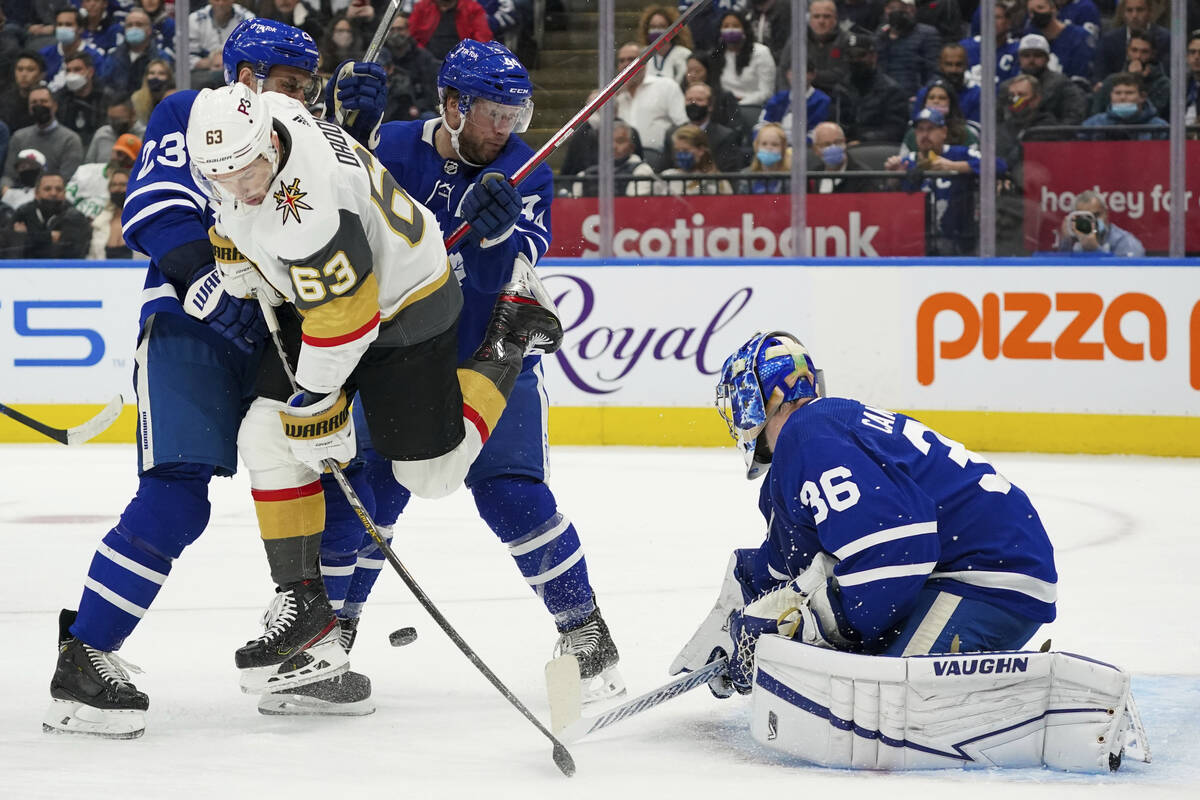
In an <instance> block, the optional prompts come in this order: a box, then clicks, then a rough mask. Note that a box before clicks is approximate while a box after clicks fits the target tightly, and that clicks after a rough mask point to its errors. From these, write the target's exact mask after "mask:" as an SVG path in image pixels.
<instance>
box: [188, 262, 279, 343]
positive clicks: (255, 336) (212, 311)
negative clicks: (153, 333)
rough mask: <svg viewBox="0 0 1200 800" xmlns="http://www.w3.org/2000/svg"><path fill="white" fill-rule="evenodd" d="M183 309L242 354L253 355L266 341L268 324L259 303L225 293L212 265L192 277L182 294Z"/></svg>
mask: <svg viewBox="0 0 1200 800" xmlns="http://www.w3.org/2000/svg"><path fill="white" fill-rule="evenodd" d="M183 308H184V310H185V311H187V313H188V314H189V315H190V316H192V317H195V318H196V319H198V320H200V321H202V322H204V323H205V324H206V325H208V327H210V328H212V329H213V330H214V331H216V332H217V333H219V334H221V335H222V336H224V337H225V338H226V339H228V340H229V341H230V342H231V343H232V344H233V346H234V347H236V348H237V349H238V350H241V351H242V352H243V353H247V354H248V353H253V352H254V350H255V348H257V347H258V345H259V344H260V343H261V342H263V341H264V340H265V339H266V338H267V323H266V321H265V320H263V315H262V310H261V309H260V308H259V307H258V301H257V300H243V299H241V298H239V297H232V296H230V295H229V294H227V293H226V292H225V288H224V286H223V285H222V282H221V272H220V270H218V269H217V268H216V267H215V266H213V265H211V264H210V265H208V266H207V267H201V268H200V269H198V270H196V272H195V273H194V274H193V275H192V279H191V283H189V284H188V288H187V292H186V293H185V294H184V298H183Z"/></svg>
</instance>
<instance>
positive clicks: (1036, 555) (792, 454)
mask: <svg viewBox="0 0 1200 800" xmlns="http://www.w3.org/2000/svg"><path fill="white" fill-rule="evenodd" d="M759 508H760V510H761V511H762V513H763V515H764V517H766V519H767V524H768V533H767V540H766V541H765V542H764V543H763V544H762V546H761V547H759V549H758V550H757V551H752V552H746V551H741V552H740V553H739V556H740V557H739V561H740V562H741V563H742V564H743V565H744V567H743V568H742V569H740V570H739V572H740V573H741V574H740V575H739V578H740V580H741V581H742V583H743V587H744V589H745V591H746V592H747V594H751V593H753V594H757V593H761V592H763V591H766V590H768V589H772V588H774V587H776V586H778V585H780V584H782V583H784V582H786V581H788V580H790V579H792V578H794V577H796V576H797V575H799V574H800V572H801V571H803V570H804V569H805V568H807V567H808V565H809V564H810V563H811V562H812V559H813V557H814V556H815V555H816V554H817V553H818V552H826V553H829V554H831V555H832V556H833V557H834V558H835V559H836V560H837V564H836V566H835V567H834V570H833V574H834V576H835V577H836V583H837V589H836V590H835V591H831V592H830V599H831V602H832V604H833V606H834V610H835V614H837V615H838V617H839V619H840V620H844V622H845V623H846V625H847V626H848V627H849V628H850V629H851V630H852V632H853V633H854V634H856V635H857V637H859V638H860V640H861V641H862V643H863V646H864V649H866V650H868V651H878V650H881V649H882V648H883V647H885V646H886V644H887V640H888V638H889V636H890V635H891V631H892V630H893V629H894V628H895V627H896V626H898V625H899V624H900V623H902V622H903V620H904V619H905V618H906V617H907V616H908V613H909V612H910V611H911V609H912V607H913V604H914V603H915V602H916V600H917V596H918V594H919V593H920V591H921V589H922V588H923V587H924V586H925V585H926V584H928V585H930V586H939V585H940V586H942V587H943V588H945V589H946V590H948V591H951V592H953V593H955V594H959V595H961V596H964V597H969V598H974V599H978V600H981V601H985V602H988V603H991V604H993V605H995V606H997V607H999V608H1002V609H1005V610H1007V611H1010V612H1011V613H1014V614H1019V615H1021V616H1023V617H1026V618H1028V619H1031V620H1034V621H1037V622H1050V621H1052V620H1053V619H1054V616H1055V605H1054V604H1055V598H1056V582H1057V574H1056V572H1055V569H1054V551H1053V548H1052V546H1051V544H1050V539H1049V537H1048V536H1047V534H1046V531H1045V528H1044V527H1043V526H1042V522H1041V520H1040V519H1039V517H1038V514H1037V511H1035V510H1034V508H1033V505H1032V503H1030V501H1029V498H1028V497H1027V496H1026V495H1025V493H1024V492H1022V491H1021V490H1020V489H1018V488H1017V487H1016V486H1013V485H1012V484H1011V483H1009V482H1008V481H1007V480H1006V479H1005V478H1004V476H1002V475H1000V474H999V473H998V472H996V470H995V468H994V467H992V465H991V464H989V463H988V462H987V460H986V459H984V458H983V457H982V456H979V455H978V454H976V453H973V452H971V451H970V450H967V449H966V448H965V447H963V445H961V444H959V443H958V442H955V441H953V440H950V439H947V438H946V437H944V436H942V435H941V434H939V433H937V432H936V431H933V430H930V429H929V428H928V427H926V426H925V425H923V424H922V423H920V422H918V421H917V420H915V419H912V418H911V417H907V416H905V415H904V414H897V413H894V412H892V411H885V410H882V409H876V408H872V407H870V406H866V405H864V404H862V403H859V402H857V401H855V400H847V399H842V398H823V399H819V400H814V401H812V402H811V403H808V404H807V405H805V406H802V407H801V408H800V409H798V410H797V411H795V412H793V413H792V415H791V416H790V417H789V418H788V420H787V422H786V423H784V426H783V429H782V431H781V432H780V435H779V438H778V440H777V442H776V446H775V453H774V458H773V459H772V464H771V469H770V471H769V472H768V473H767V476H766V480H765V481H764V484H763V487H762V491H761V493H760V495H759Z"/></svg>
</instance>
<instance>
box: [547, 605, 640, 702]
mask: <svg viewBox="0 0 1200 800" xmlns="http://www.w3.org/2000/svg"><path fill="white" fill-rule="evenodd" d="M554 655H555V658H556V659H557V658H559V657H561V656H568V655H569V656H573V657H574V658H575V661H576V662H577V663H578V665H579V681H580V683H579V691H580V702H581V703H582V704H583V705H587V704H589V703H596V702H600V701H602V700H611V699H612V698H614V697H621V696H622V695H624V694H625V679H624V678H622V677H621V673H620V671H619V670H617V662H619V661H620V660H621V656H620V655H619V654H618V653H617V645H616V644H615V643H614V642H613V640H612V634H610V633H609V631H608V625H607V624H605V622H604V617H602V616H600V609H599V608H597V609H596V610H595V611H593V612H592V613H591V614H589V615H588V618H587V619H585V620H584V621H583V622H581V623H580V624H579V625H577V626H575V627H574V628H571V629H570V630H568V631H564V632H563V633H562V634H561V635H560V636H559V637H558V643H557V644H556V645H555V647H554Z"/></svg>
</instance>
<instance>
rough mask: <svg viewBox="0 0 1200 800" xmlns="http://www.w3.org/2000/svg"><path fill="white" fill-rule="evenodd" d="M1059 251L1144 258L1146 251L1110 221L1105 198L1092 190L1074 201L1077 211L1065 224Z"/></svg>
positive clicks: (1127, 233)
mask: <svg viewBox="0 0 1200 800" xmlns="http://www.w3.org/2000/svg"><path fill="white" fill-rule="evenodd" d="M1058 249H1059V251H1060V252H1064V253H1087V254H1094V255H1101V254H1106V255H1112V256H1116V257H1118V258H1141V257H1143V256H1145V255H1146V248H1145V247H1143V246H1142V243H1141V242H1140V241H1138V238H1137V237H1136V236H1134V235H1133V234H1132V233H1130V232H1129V231H1127V230H1124V229H1123V228H1120V227H1118V226H1117V225H1116V224H1114V223H1112V222H1109V221H1108V206H1106V205H1105V204H1104V198H1102V197H1101V196H1100V195H1098V194H1096V193H1095V192H1093V191H1091V190H1090V189H1089V190H1088V191H1085V192H1080V193H1079V194H1078V195H1076V197H1075V210H1074V211H1072V212H1071V213H1070V214H1068V215H1067V217H1066V219H1064V220H1063V223H1062V229H1061V231H1060V234H1059V237H1058Z"/></svg>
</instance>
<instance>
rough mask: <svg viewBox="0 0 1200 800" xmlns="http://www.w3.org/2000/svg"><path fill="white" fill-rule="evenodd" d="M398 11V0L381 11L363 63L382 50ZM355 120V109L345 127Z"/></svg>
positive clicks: (356, 115)
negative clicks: (381, 14)
mask: <svg viewBox="0 0 1200 800" xmlns="http://www.w3.org/2000/svg"><path fill="white" fill-rule="evenodd" d="M399 10H400V0H392V1H391V2H390V3H388V7H387V8H386V9H384V11H383V16H382V17H380V18H379V24H378V25H376V26H375V35H374V36H372V37H371V43H370V44H369V45H367V52H365V53H363V57H362V60H363V61H374V60H375V56H377V55H379V51H380V50H381V49H382V48H383V41H384V39H386V38H387V35H388V31H390V30H391V29H392V20H394V19H395V18H396V12H397V11H399ZM335 91H336V89H335ZM356 119H358V109H357V108H356V109H353V110H352V111H350V113H348V114H346V127H347V128H349V127H350V126H351V125H353V124H354V121H355V120H356Z"/></svg>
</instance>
